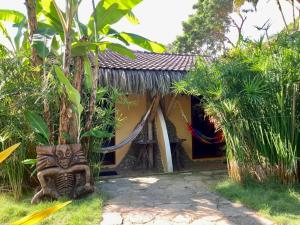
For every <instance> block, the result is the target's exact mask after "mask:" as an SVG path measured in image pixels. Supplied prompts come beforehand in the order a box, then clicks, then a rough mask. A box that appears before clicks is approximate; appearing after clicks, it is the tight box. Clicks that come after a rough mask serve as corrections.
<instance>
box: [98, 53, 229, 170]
mask: <svg viewBox="0 0 300 225" xmlns="http://www.w3.org/2000/svg"><path fill="white" fill-rule="evenodd" d="M134 54H135V55H136V58H135V59H130V58H127V57H125V56H121V55H119V54H118V53H115V52H111V51H106V52H104V53H102V54H101V55H100V56H99V66H100V69H99V85H100V86H107V87H113V88H117V89H119V90H121V91H122V92H123V93H124V94H125V96H124V97H125V98H126V100H127V101H128V102H130V104H125V103H123V102H118V103H116V105H115V107H116V111H117V113H118V114H119V115H121V117H122V118H124V119H123V120H122V121H121V122H120V124H119V125H118V126H117V127H116V128H115V137H114V140H113V142H114V143H113V144H116V145H118V144H119V145H120V146H118V149H117V150H116V149H114V150H112V151H108V153H106V154H105V156H104V160H103V168H104V169H114V170H118V171H124V170H134V171H137V170H148V169H150V170H154V171H159V172H162V171H163V172H173V171H174V170H180V169H182V168H186V167H187V166H188V165H190V164H191V163H193V162H197V161H201V160H208V159H210V160H211V159H216V158H220V157H222V156H224V153H223V151H222V150H220V149H222V148H220V145H223V143H222V144H220V143H208V142H206V141H205V140H204V141H201V139H199V138H197V137H195V135H193V130H191V129H198V130H199V131H201V132H202V133H203V135H206V136H207V137H210V136H211V135H215V134H214V132H215V129H214V125H213V124H212V123H211V122H210V121H209V119H208V118H206V116H205V113H204V110H203V108H202V107H201V99H202V98H201V96H190V95H184V94H175V92H174V89H173V85H174V83H175V82H178V81H180V80H182V79H183V78H184V77H185V76H186V75H187V73H188V72H189V71H190V70H191V69H192V68H193V67H194V66H195V62H196V56H195V55H184V54H169V53H163V54H157V53H149V52H140V51H135V52H134ZM145 115H146V116H147V118H146V120H145V121H143V120H144V118H145ZM141 123H142V125H141ZM136 129H137V130H139V131H140V132H139V134H138V135H134V134H133V136H134V138H132V136H131V135H132V132H133V133H134V132H135V131H136ZM204 137H205V136H204ZM127 139H129V141H127V142H126V140H127ZM122 143H123V144H122ZM104 149H105V148H104Z"/></svg>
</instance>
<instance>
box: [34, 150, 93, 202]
mask: <svg viewBox="0 0 300 225" xmlns="http://www.w3.org/2000/svg"><path fill="white" fill-rule="evenodd" d="M36 151H37V172H38V173H37V177H38V180H39V182H40V184H41V190H40V191H39V192H38V193H36V194H35V195H34V197H33V198H32V200H31V203H37V202H39V201H40V200H41V199H42V198H44V197H49V198H52V199H58V198H60V197H62V196H68V197H69V198H78V197H80V196H81V195H83V194H86V193H91V192H93V190H94V188H93V187H92V186H91V184H90V179H91V172H90V168H89V166H88V165H87V160H86V157H85V153H84V151H83V149H82V147H81V145H80V144H71V145H56V146H40V147H37V150H36Z"/></svg>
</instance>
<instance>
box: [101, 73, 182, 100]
mask: <svg viewBox="0 0 300 225" xmlns="http://www.w3.org/2000/svg"><path fill="white" fill-rule="evenodd" d="M186 73H187V72H186V71H162V70H122V69H107V68H100V70H99V82H98V84H99V85H100V86H108V87H113V88H117V89H119V90H121V91H124V92H126V93H132V94H143V93H145V92H150V93H151V94H153V95H155V94H161V95H166V94H169V93H171V92H172V85H173V84H174V83H175V82H178V81H180V80H182V79H183V77H184V76H185V75H186Z"/></svg>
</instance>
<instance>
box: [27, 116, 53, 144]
mask: <svg viewBox="0 0 300 225" xmlns="http://www.w3.org/2000/svg"><path fill="white" fill-rule="evenodd" d="M25 117H26V120H27V121H28V122H29V124H30V126H31V127H32V129H33V130H34V132H36V133H38V134H40V135H41V136H42V137H43V138H44V139H45V140H47V143H48V144H49V143H50V141H49V138H50V131H49V129H48V126H47V124H46V122H45V121H44V119H43V118H42V117H41V116H40V115H38V114H37V113H35V112H32V111H27V112H25Z"/></svg>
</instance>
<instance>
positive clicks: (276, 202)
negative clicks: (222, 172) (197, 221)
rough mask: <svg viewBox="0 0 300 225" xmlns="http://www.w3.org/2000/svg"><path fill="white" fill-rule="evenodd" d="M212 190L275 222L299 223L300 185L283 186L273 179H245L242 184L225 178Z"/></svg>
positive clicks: (291, 224)
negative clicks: (261, 181) (262, 182)
mask: <svg viewBox="0 0 300 225" xmlns="http://www.w3.org/2000/svg"><path fill="white" fill-rule="evenodd" d="M214 190H215V191H216V192H218V193H219V194H220V195H221V196H223V197H225V198H227V199H229V200H231V201H233V202H239V203H242V204H243V205H245V206H247V207H249V208H252V209H254V210H256V211H258V213H259V214H260V215H262V216H265V217H266V218H269V219H271V220H272V221H274V222H276V223H277V224H284V225H285V224H286V225H298V224H300V185H296V186H293V187H287V186H283V185H281V184H278V183H276V182H274V181H269V182H266V183H264V184H261V183H257V182H255V181H251V180H250V181H247V182H246V183H244V184H243V185H241V184H239V183H236V182H233V181H231V180H225V181H222V182H220V183H218V184H217V185H216V187H214Z"/></svg>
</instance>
